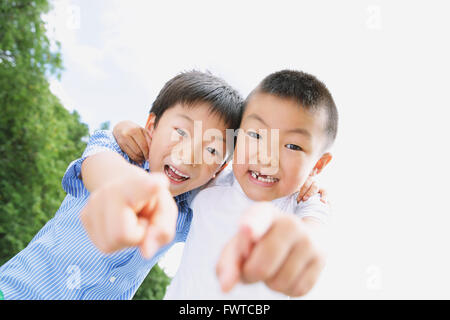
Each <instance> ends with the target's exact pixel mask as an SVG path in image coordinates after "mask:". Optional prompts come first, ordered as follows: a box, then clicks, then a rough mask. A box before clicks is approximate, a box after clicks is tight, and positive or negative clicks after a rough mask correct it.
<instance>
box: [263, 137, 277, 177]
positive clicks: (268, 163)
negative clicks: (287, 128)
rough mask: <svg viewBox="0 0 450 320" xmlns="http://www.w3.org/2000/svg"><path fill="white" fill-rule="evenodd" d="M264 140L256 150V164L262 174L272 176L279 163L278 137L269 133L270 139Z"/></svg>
mask: <svg viewBox="0 0 450 320" xmlns="http://www.w3.org/2000/svg"><path fill="white" fill-rule="evenodd" d="M264 140H265V141H264V142H263V143H261V144H260V146H259V148H258V164H259V165H260V170H261V173H262V174H265V175H274V174H276V173H277V172H278V169H279V163H280V146H279V139H278V135H277V134H276V133H275V134H274V133H272V132H271V136H270V139H264ZM269 141H270V142H269Z"/></svg>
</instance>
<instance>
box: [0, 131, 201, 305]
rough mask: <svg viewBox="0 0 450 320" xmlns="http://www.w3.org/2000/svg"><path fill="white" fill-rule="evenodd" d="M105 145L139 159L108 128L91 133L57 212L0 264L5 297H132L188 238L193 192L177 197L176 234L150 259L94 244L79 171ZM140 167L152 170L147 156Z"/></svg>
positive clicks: (136, 250) (68, 177) (105, 148)
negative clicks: (87, 226) (88, 230)
mask: <svg viewBox="0 0 450 320" xmlns="http://www.w3.org/2000/svg"><path fill="white" fill-rule="evenodd" d="M102 151H115V152H117V153H119V154H121V155H122V156H123V157H124V158H125V159H126V160H127V161H128V162H130V163H133V164H135V163H134V162H132V161H131V160H130V159H129V158H128V156H127V155H126V154H125V153H124V152H123V151H122V150H121V149H120V147H119V145H118V144H117V142H116V140H115V139H114V136H113V135H112V133H111V132H110V131H103V130H102V131H97V132H95V133H94V134H93V135H92V136H91V138H90V139H89V143H88V145H87V147H86V150H85V152H84V153H83V155H82V157H81V158H80V159H77V160H75V161H73V162H72V163H71V164H70V165H69V167H68V168H67V170H66V173H65V175H64V177H63V180H62V186H63V188H64V190H65V191H66V192H67V196H66V198H65V199H64V201H63V203H62V204H61V207H60V208H59V209H58V211H57V212H56V214H55V216H54V217H53V218H52V219H51V220H50V221H48V222H47V224H45V226H44V227H43V228H42V229H41V230H40V231H39V232H38V234H36V236H35V237H34V238H33V239H32V240H31V242H30V243H29V244H28V246H27V247H26V248H25V249H23V250H22V251H21V252H19V253H18V254H17V255H16V256H14V257H13V258H12V259H11V260H9V261H8V262H6V263H5V264H4V265H3V266H1V267H0V290H1V291H2V292H3V294H4V297H5V299H131V298H132V297H133V295H134V294H135V292H136V290H137V289H138V288H139V286H140V285H141V283H142V281H144V279H145V277H146V276H147V274H148V272H149V271H150V269H151V268H152V267H153V266H154V265H155V263H156V262H157V261H158V259H159V258H160V257H161V256H162V255H163V254H164V253H165V252H166V251H167V250H168V249H169V248H170V247H171V246H172V245H173V244H174V243H176V242H184V241H185V240H186V236H187V233H188V232H189V228H190V224H191V220H192V211H191V209H190V208H189V204H190V201H191V192H187V193H184V194H181V195H179V196H177V197H175V200H176V203H177V205H178V219H177V225H176V234H175V238H174V240H173V241H172V242H171V243H170V244H168V245H166V246H164V247H163V248H161V249H160V250H159V251H158V252H157V253H156V254H155V255H154V256H153V257H152V258H151V259H144V258H143V257H142V255H141V253H140V250H139V248H137V247H134V248H128V249H123V250H121V251H118V252H116V253H113V254H108V255H106V254H103V253H101V252H100V251H99V250H98V249H97V248H96V247H95V246H94V245H93V243H92V242H91V241H90V240H89V238H88V235H87V233H86V231H85V229H84V227H83V226H82V224H81V221H80V212H81V210H82V209H83V207H84V206H85V204H86V203H87V201H88V199H89V191H88V190H87V189H86V188H85V187H84V185H83V181H82V180H81V179H80V173H81V164H82V162H83V160H84V159H86V158H87V157H88V156H91V155H93V154H96V153H98V152H102ZM142 167H143V168H144V169H145V170H147V171H149V167H148V162H145V163H144V164H143V165H142Z"/></svg>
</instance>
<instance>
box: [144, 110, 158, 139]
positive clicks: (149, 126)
mask: <svg viewBox="0 0 450 320" xmlns="http://www.w3.org/2000/svg"><path fill="white" fill-rule="evenodd" d="M155 123H156V115H155V114H154V113H153V112H151V113H150V114H149V115H148V118H147V123H146V124H145V130H146V131H147V132H148V134H149V135H150V138H152V136H153V131H154V130H155Z"/></svg>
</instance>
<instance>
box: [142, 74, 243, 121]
mask: <svg viewBox="0 0 450 320" xmlns="http://www.w3.org/2000/svg"><path fill="white" fill-rule="evenodd" d="M201 102H206V103H209V105H210V111H211V114H214V115H217V116H219V118H220V119H222V120H223V121H224V122H225V124H226V126H227V128H229V129H233V130H236V129H238V128H239V125H240V123H241V118H242V111H243V98H242V96H241V95H240V94H239V92H238V91H237V90H235V89H234V88H233V87H231V86H230V85H229V84H227V83H226V82H225V81H224V80H223V79H221V78H219V77H216V76H214V75H212V74H211V73H210V72H200V71H196V70H193V71H187V72H182V73H180V74H178V75H176V76H175V77H173V78H172V79H170V80H169V81H168V82H167V83H166V84H165V85H164V87H163V88H162V89H161V91H160V92H159V94H158V96H157V97H156V100H155V101H154V102H153V105H152V108H151V110H150V112H152V113H154V114H155V116H156V118H155V126H156V125H157V123H158V121H159V119H160V118H161V116H162V115H163V114H164V112H165V111H167V110H168V109H170V108H171V107H173V106H175V105H176V104H177V103H182V104H184V105H185V106H187V107H191V106H193V105H195V104H196V103H201Z"/></svg>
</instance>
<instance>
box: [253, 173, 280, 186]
mask: <svg viewBox="0 0 450 320" xmlns="http://www.w3.org/2000/svg"><path fill="white" fill-rule="evenodd" d="M251 175H252V177H253V178H255V179H257V180H259V181H262V182H265V183H273V182H276V181H277V179H276V178H273V177H270V176H268V177H267V178H263V177H261V176H260V174H259V173H258V172H255V171H251Z"/></svg>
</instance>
